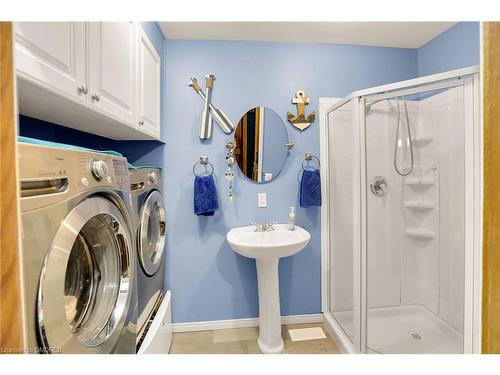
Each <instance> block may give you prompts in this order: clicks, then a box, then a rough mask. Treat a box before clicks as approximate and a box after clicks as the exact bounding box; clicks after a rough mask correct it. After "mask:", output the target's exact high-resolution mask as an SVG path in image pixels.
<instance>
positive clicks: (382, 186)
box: [370, 176, 389, 197]
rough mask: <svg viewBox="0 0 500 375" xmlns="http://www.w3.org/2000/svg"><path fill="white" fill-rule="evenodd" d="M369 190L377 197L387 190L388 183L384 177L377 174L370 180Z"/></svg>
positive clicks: (384, 193)
mask: <svg viewBox="0 0 500 375" xmlns="http://www.w3.org/2000/svg"><path fill="white" fill-rule="evenodd" d="M370 190H371V191H372V193H373V194H374V195H376V196H377V197H383V196H384V195H386V194H387V193H388V192H389V184H388V183H387V180H386V179H385V177H383V176H377V177H375V178H373V180H372V181H371V183H370Z"/></svg>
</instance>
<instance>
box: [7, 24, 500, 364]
mask: <svg viewBox="0 0 500 375" xmlns="http://www.w3.org/2000/svg"><path fill="white" fill-rule="evenodd" d="M494 28H497V29H498V30H500V26H498V23H494V22H493V23H481V22H478V21H459V22H457V21H453V22H435V21H433V22H427V21H425V22H424V21H419V22H173V21H158V22H156V21H155V22H152V21H151V22H111V21H106V22H94V21H88V22H78V21H75V22H73V21H71V22H52V21H51V22H26V21H15V22H1V25H0V37H1V38H2V43H3V44H2V50H1V54H2V58H3V57H4V56H10V60H11V64H10V69H11V78H10V79H8V77H9V76H8V73H6V74H7V75H6V76H3V74H2V85H3V86H2V87H5V88H10V91H11V92H12V100H11V101H10V107H7V106H6V105H4V108H11V112H12V114H13V115H12V114H11V115H12V116H11V119H10V120H9V117H8V116H7V115H4V114H1V115H2V128H4V126H6V125H4V124H7V123H8V121H10V122H11V125H12V126H11V131H10V135H11V140H12V141H11V145H10V146H9V147H7V146H5V147H4V148H3V150H5V152H6V154H5V155H7V152H8V153H9V154H8V155H10V156H8V155H7V156H5V155H4V154H3V151H2V157H3V158H6V159H4V160H11V163H12V165H14V164H15V166H16V167H15V168H13V170H11V171H9V173H11V174H10V176H11V177H12V178H11V179H10V180H12V185H11V187H10V190H8V189H9V187H8V186H7V185H5V186H4V187H3V188H2V189H5V191H6V192H7V191H10V194H11V198H12V199H11V202H16V203H15V204H14V203H13V204H12V205H11V206H9V207H10V208H9V211H8V210H7V208H5V209H4V206H2V219H4V213H5V220H6V222H10V224H9V225H8V226H5V228H4V227H2V231H3V230H5V231H7V229H8V230H9V231H10V232H9V233H10V234H9V233H7V232H5V233H4V232H2V236H5V237H3V238H5V239H7V238H11V241H10V246H11V250H10V251H7V250H4V248H3V247H2V261H4V260H5V264H8V265H9V266H8V269H7V268H4V269H2V297H1V300H0V302H1V307H2V318H1V319H0V320H1V323H2V325H3V326H5V327H9V329H8V330H5V334H4V333H3V331H2V334H3V336H2V340H5V341H4V342H3V343H2V344H1V345H0V348H2V352H4V353H11V354H14V353H37V354H58V353H64V354H114V353H117V354H118V353H119V354H149V353H152V354H171V355H177V354H261V353H262V354H347V353H356V354H479V353H500V340H498V338H497V337H496V336H495V335H494V334H492V332H497V331H495V330H496V329H500V325H499V323H498V322H497V321H496V320H495V319H494V313H495V311H500V310H499V309H500V307H499V302H498V301H497V300H496V299H495V298H494V297H493V296H494V295H495V293H496V291H497V290H500V277H498V276H492V277H490V278H488V279H486V275H495V274H496V271H498V270H496V269H495V268H494V267H495V264H497V263H495V259H496V260H498V259H499V258H498V256H497V255H492V254H493V253H492V252H491V251H489V250H488V249H491V248H493V246H494V245H493V243H492V242H488V241H493V239H491V238H490V237H488V241H486V240H485V238H486V232H485V231H486V230H487V229H485V227H484V226H483V220H485V221H486V220H490V222H493V219H491V218H490V219H487V217H486V216H484V215H485V214H486V213H488V214H491V215H494V214H495V215H498V214H496V213H494V209H493V208H491V211H488V210H486V209H484V208H483V202H484V200H485V199H486V197H493V195H488V194H497V193H494V192H493V191H490V190H488V186H489V185H487V181H490V180H486V179H487V178H493V177H492V176H493V173H492V172H491V171H493V170H494V167H493V165H494V164H492V163H493V161H489V159H487V157H488V155H489V154H487V153H486V152H485V151H484V146H483V142H484V144H489V143H488V141H487V140H484V141H483V134H490V135H491V137H493V136H494V135H495V134H493V132H491V131H490V130H488V129H489V128H487V126H489V125H488V124H489V123H487V122H486V119H487V117H485V116H486V115H484V114H483V113H482V108H483V106H485V104H483V101H485V100H487V99H488V97H487V96H484V97H483V95H486V94H483V92H484V91H482V90H483V84H484V82H483V79H484V75H485V74H489V73H487V72H485V71H483V70H482V69H484V67H483V66H482V64H483V63H482V60H481V59H482V57H481V56H482V55H483V54H487V51H486V50H485V49H486V48H487V46H488V45H489V44H488V43H491V44H493V43H494V42H495V39H491V40H487V39H486V37H487V36H491V35H493V36H496V38H497V39H496V42H498V39H500V31H498V34H495V33H493V31H491V30H494ZM488 30H489V31H488ZM493 36H492V38H493ZM6 41H7V42H6ZM8 43H10V48H9V47H8V45H9V44H8ZM6 45H7V47H5V46H6ZM9 54H10V55H9ZM499 55H500V53H499ZM484 56H486V55H484ZM2 61H3V60H2ZM5 61H7V57H6V60H5ZM0 67H2V66H1V65H0ZM3 68H5V66H3ZM6 71H7V72H8V70H5V69H3V70H1V72H6ZM5 77H7V78H5ZM9 85H10V86H9ZM485 87H486V86H485ZM5 92H7V91H5ZM5 98H6V96H4V97H3V98H2V104H4V103H7V101H5V102H4V100H5ZM499 111H500V109H499ZM488 119H489V118H488ZM483 121H484V122H483ZM492 139H494V138H492ZM492 142H493V141H492ZM9 150H10V151H9ZM7 157H10V159H8V158H7ZM495 165H496V166H498V162H497V164H495ZM488 168H491V169H488ZM488 171H489V172H488ZM485 173H491V174H490V175H488V174H486V175H485ZM6 180H7V179H6ZM483 189H484V190H483ZM2 194H4V190H2ZM5 194H6V195H5V196H7V193H5ZM6 199H7V198H6ZM491 199H493V198H491ZM492 207H493V206H492ZM499 207H500V205H499ZM492 217H493V216H492ZM7 220H10V221H7ZM9 236H10V237H9ZM483 241H484V242H483ZM2 246H3V245H2ZM6 249H7V248H6ZM495 256H496V258H495ZM485 280H487V281H485ZM2 330H3V329H2ZM9 340H10V341H9ZM3 348H8V349H6V350H7V351H5V350H4V349H3Z"/></svg>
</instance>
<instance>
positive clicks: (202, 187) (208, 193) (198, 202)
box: [194, 175, 219, 216]
mask: <svg viewBox="0 0 500 375" xmlns="http://www.w3.org/2000/svg"><path fill="white" fill-rule="evenodd" d="M218 209H219V202H218V200H217V189H216V188H215V181H214V178H213V177H212V175H208V176H195V178H194V213H195V214H196V215H203V216H213V215H214V212H215V211H217V210H218Z"/></svg>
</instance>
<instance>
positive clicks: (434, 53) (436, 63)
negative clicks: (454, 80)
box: [418, 22, 481, 77]
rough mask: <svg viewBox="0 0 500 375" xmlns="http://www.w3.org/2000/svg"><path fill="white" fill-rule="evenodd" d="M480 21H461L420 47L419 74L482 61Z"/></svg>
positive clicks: (442, 70) (433, 72) (438, 71)
mask: <svg viewBox="0 0 500 375" xmlns="http://www.w3.org/2000/svg"><path fill="white" fill-rule="evenodd" d="M479 29H480V23H479V22H459V23H457V24H456V25H454V26H452V27H451V28H449V29H448V30H446V31H445V32H444V33H442V34H440V35H438V36H437V37H435V38H434V39H432V40H431V41H430V42H428V43H426V44H425V45H424V46H422V47H420V48H419V49H418V75H419V76H420V77H422V76H426V75H429V74H435V73H441V72H446V71H448V70H453V69H460V68H465V67H468V66H472V65H479V63H480V56H481V55H480V41H479Z"/></svg>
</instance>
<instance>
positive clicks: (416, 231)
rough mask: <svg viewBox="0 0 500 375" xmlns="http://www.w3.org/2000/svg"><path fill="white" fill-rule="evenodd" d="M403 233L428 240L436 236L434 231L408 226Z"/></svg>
mask: <svg viewBox="0 0 500 375" xmlns="http://www.w3.org/2000/svg"><path fill="white" fill-rule="evenodd" d="M405 233H406V235H407V236H409V237H413V238H419V239H423V240H430V239H433V238H434V237H435V236H436V235H435V233H434V232H432V231H430V230H429V229H425V228H410V229H406V230H405Z"/></svg>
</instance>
